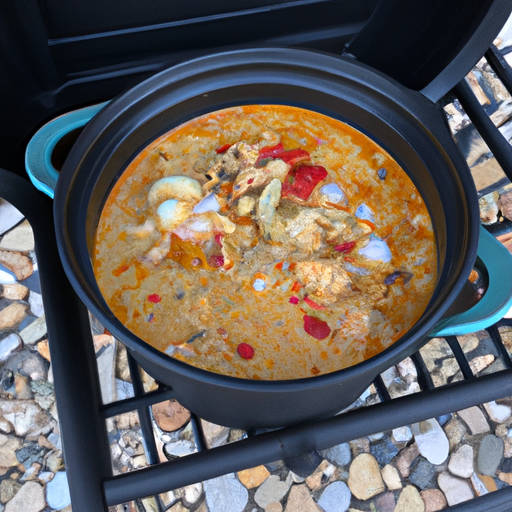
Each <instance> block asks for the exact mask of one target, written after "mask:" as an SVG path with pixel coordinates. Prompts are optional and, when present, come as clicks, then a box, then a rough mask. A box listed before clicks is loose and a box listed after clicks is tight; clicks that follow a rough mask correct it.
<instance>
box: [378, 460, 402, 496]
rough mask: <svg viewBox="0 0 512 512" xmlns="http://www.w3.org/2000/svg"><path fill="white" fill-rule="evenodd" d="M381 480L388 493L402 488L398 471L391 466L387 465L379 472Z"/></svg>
mask: <svg viewBox="0 0 512 512" xmlns="http://www.w3.org/2000/svg"><path fill="white" fill-rule="evenodd" d="M381 474H382V479H383V480H384V483H385V484H386V486H387V488H388V489H389V490H390V491H396V490H398V489H401V488H402V480H401V478H400V474H399V473H398V470H397V469H396V468H395V467H394V466H392V465H391V464H387V465H386V466H384V467H383V468H382V471H381Z"/></svg>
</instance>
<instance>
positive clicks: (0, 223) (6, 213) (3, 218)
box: [0, 198, 24, 236]
mask: <svg viewBox="0 0 512 512" xmlns="http://www.w3.org/2000/svg"><path fill="white" fill-rule="evenodd" d="M23 219H24V215H23V214H22V213H21V212H20V211H19V210H18V209H17V208H16V207H14V206H13V205H12V204H11V203H8V202H7V201H6V200H5V199H2V198H0V236H1V235H3V234H4V233H7V231H9V230H10V229H12V228H13V227H14V226H16V224H19V223H20V222H21V221H22V220H23Z"/></svg>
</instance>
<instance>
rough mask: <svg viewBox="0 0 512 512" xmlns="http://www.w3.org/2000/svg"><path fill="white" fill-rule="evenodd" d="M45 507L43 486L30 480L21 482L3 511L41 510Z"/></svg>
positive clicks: (37, 511) (25, 511)
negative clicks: (24, 482)
mask: <svg viewBox="0 0 512 512" xmlns="http://www.w3.org/2000/svg"><path fill="white" fill-rule="evenodd" d="M45 507H46V500H45V498H44V487H43V486H42V485H41V484H39V483H37V482H33V481H32V482H27V483H26V484H23V485H22V487H21V489H20V490H19V491H18V492H17V493H16V495H15V496H14V498H12V500H10V501H9V502H7V504H6V506H5V512H21V511H23V512H28V511H29V510H30V512H41V510H43V509H44V508H45ZM57 510H58V509H57Z"/></svg>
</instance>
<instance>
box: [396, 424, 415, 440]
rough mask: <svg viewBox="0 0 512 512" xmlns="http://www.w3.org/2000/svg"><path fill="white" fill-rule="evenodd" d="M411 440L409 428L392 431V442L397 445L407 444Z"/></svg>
mask: <svg viewBox="0 0 512 512" xmlns="http://www.w3.org/2000/svg"><path fill="white" fill-rule="evenodd" d="M411 439H412V431H411V429H410V427H407V426H405V427H399V428H394V429H393V440H394V441H395V442H397V443H399V444H402V443H408V442H409V441H410V440H411Z"/></svg>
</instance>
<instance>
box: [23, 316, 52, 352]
mask: <svg viewBox="0 0 512 512" xmlns="http://www.w3.org/2000/svg"><path fill="white" fill-rule="evenodd" d="M46 333H47V329H46V318H45V316H44V315H43V316H41V317H40V318H38V319H37V320H35V321H34V322H32V323H31V324H30V325H29V326H28V327H26V328H25V329H23V330H22V331H21V332H20V333H19V334H20V336H21V338H22V339H23V342H24V343H25V344H27V345H33V344H34V343H35V342H36V341H39V340H40V339H41V338H42V337H43V336H45V335H46Z"/></svg>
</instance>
